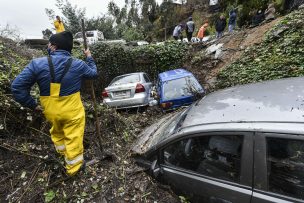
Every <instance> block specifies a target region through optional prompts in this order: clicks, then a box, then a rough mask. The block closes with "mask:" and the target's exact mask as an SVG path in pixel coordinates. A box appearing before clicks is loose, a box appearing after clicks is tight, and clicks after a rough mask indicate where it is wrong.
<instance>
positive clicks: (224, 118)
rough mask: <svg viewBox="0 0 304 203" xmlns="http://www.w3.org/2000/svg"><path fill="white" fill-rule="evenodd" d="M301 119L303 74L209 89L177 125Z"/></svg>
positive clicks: (303, 105) (292, 120) (303, 121)
mask: <svg viewBox="0 0 304 203" xmlns="http://www.w3.org/2000/svg"><path fill="white" fill-rule="evenodd" d="M246 122H248V123H304V77H298V78H288V79H280V80H273V81H266V82H261V83H254V84H249V85H243V86H236V87H232V88H228V89H224V90H220V91H217V92H214V93H211V94H209V95H207V96H206V97H204V98H203V99H201V100H200V101H198V102H197V103H195V104H194V105H192V107H190V109H189V111H188V112H187V116H186V117H185V119H184V122H183V124H182V125H181V126H180V128H186V127H190V126H198V125H203V124H216V123H246Z"/></svg>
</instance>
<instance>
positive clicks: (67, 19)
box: [45, 0, 86, 34]
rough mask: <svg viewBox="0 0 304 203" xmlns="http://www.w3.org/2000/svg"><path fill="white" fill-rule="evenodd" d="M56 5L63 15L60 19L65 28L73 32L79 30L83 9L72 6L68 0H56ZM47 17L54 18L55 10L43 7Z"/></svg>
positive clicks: (83, 14)
mask: <svg viewBox="0 0 304 203" xmlns="http://www.w3.org/2000/svg"><path fill="white" fill-rule="evenodd" d="M56 6H57V7H58V8H59V9H60V10H61V12H62V14H63V16H64V17H62V21H63V23H64V26H65V29H66V30H69V31H71V32H72V33H73V34H75V33H76V32H80V31H81V25H80V20H81V19H82V18H84V17H85V12H86V11H85V9H84V8H78V7H77V6H73V5H72V4H71V3H70V2H69V1H68V0H56ZM45 12H46V14H47V16H48V17H49V19H53V20H54V19H55V12H54V11H53V10H52V9H45Z"/></svg>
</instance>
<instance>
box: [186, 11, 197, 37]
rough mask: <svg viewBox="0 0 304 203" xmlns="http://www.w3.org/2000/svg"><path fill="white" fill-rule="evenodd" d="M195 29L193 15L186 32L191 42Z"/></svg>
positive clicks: (187, 24)
mask: <svg viewBox="0 0 304 203" xmlns="http://www.w3.org/2000/svg"><path fill="white" fill-rule="evenodd" d="M194 30H195V24H194V22H193V20H192V17H189V20H188V22H187V23H186V34H187V39H188V42H191V39H192V35H193V32H194Z"/></svg>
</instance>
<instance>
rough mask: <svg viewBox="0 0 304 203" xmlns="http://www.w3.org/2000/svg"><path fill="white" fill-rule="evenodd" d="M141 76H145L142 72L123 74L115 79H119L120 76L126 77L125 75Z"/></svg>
mask: <svg viewBox="0 0 304 203" xmlns="http://www.w3.org/2000/svg"><path fill="white" fill-rule="evenodd" d="M142 74H145V73H144V72H136V73H127V74H123V75H118V76H116V77H115V78H117V77H121V76H127V75H142Z"/></svg>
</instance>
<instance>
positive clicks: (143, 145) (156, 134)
mask: <svg viewBox="0 0 304 203" xmlns="http://www.w3.org/2000/svg"><path fill="white" fill-rule="evenodd" d="M183 112H185V110H182V111H179V112H175V113H172V114H170V115H167V116H165V117H164V118H162V119H161V120H159V121H158V122H156V123H155V124H153V125H151V126H150V127H147V128H146V129H145V130H144V131H142V132H141V133H140V134H139V136H138V140H137V141H136V142H135V144H134V145H133V147H132V154H138V155H141V154H144V153H146V152H147V151H148V150H149V149H150V148H152V147H153V146H155V145H156V144H157V143H158V142H160V141H161V140H163V139H165V138H167V137H168V136H170V135H171V134H172V132H171V133H168V132H167V133H165V134H164V133H163V132H164V131H165V130H166V129H167V128H168V127H169V125H170V124H171V123H172V122H173V121H175V120H176V119H177V117H178V116H180V115H181V114H182V113H183ZM174 127H175V126H174Z"/></svg>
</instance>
